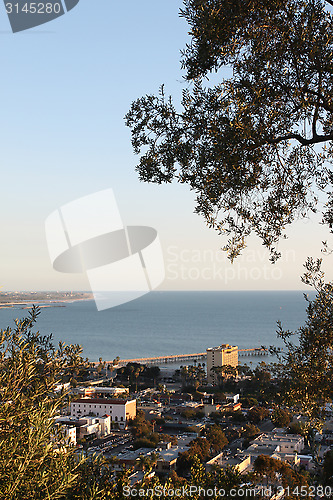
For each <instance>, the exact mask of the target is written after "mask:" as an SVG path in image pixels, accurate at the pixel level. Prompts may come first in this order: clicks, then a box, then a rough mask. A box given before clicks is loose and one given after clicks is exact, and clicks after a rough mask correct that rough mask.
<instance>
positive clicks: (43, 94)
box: [0, 0, 333, 291]
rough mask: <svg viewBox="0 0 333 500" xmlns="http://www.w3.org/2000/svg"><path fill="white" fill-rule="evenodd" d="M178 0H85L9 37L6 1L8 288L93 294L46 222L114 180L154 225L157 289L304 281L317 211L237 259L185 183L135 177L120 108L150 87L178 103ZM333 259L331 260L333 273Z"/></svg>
mask: <svg viewBox="0 0 333 500" xmlns="http://www.w3.org/2000/svg"><path fill="white" fill-rule="evenodd" d="M180 8H181V2H180V1H178V0H168V1H167V2H160V1H156V0H154V1H153V0H142V1H141V2H138V1H137V0H135V1H134V0H128V1H127V2H114V1H112V0H98V1H96V0H80V2H79V4H78V5H77V6H76V7H75V8H74V9H73V10H71V11H70V12H68V13H67V14H66V15H64V16H62V17H60V18H58V19H56V20H54V21H52V22H49V23H47V24H45V25H42V26H39V27H37V28H34V29H30V30H27V31H23V32H20V33H15V34H13V33H12V32H11V29H10V25H9V21H8V18H7V15H6V11H5V7H4V5H3V4H2V3H1V5H0V43H1V44H2V50H1V51H0V64H1V69H2V72H1V73H2V78H1V90H2V91H1V94H0V99H1V108H0V109H1V121H0V123H1V142H0V144H1V147H0V165H1V181H0V182H1V188H2V189H1V212H2V217H1V222H0V224H1V231H0V237H1V245H0V266H1V273H0V287H1V290H3V291H6V290H21V291H23V290H89V281H88V279H87V276H86V274H85V273H76V274H74V273H61V272H57V271H56V270H54V269H53V267H52V263H51V261H50V257H49V254H48V248H47V244H46V237H45V220H46V219H47V217H48V216H49V215H50V214H51V213H52V212H54V211H55V210H57V209H58V208H59V207H61V206H63V205H64V204H66V203H69V202H71V201H73V200H76V199H78V198H81V197H84V196H87V195H89V194H92V193H94V192H97V191H100V190H103V189H107V188H112V189H113V191H114V195H115V198H116V200H117V203H118V207H119V210H120V213H121V217H122V220H123V222H124V223H125V224H129V225H147V226H151V227H153V228H155V229H156V230H157V231H158V234H159V238H160V241H161V245H162V249H163V254H164V262H165V269H166V278H165V280H164V282H163V283H162V284H161V285H160V286H159V289H160V290H200V289H204V290H238V289H242V290H253V289H259V290H262V289H267V290H270V289H277V290H283V289H291V290H292V289H304V285H303V284H302V283H301V281H300V275H301V274H302V273H303V271H304V269H303V263H304V262H305V259H306V257H307V256H308V255H309V256H313V257H320V256H321V254H320V250H321V242H322V241H323V240H328V241H329V240H330V235H329V232H328V230H327V229H326V228H324V227H322V226H320V224H319V219H318V217H311V219H309V220H304V221H298V222H297V223H295V224H294V225H293V226H292V227H291V228H289V229H288V231H287V234H288V239H287V240H284V241H282V242H281V243H280V245H279V250H280V251H281V253H282V258H281V259H280V261H279V262H278V263H277V264H275V265H272V264H270V262H269V255H268V252H267V251H266V250H265V249H264V247H263V246H262V245H261V242H260V241H259V240H258V239H257V238H255V237H251V238H250V239H249V240H248V248H247V249H246V251H244V253H243V255H242V256H241V257H240V258H238V259H237V260H236V262H235V263H234V264H231V263H230V262H229V261H228V260H227V258H226V255H225V254H224V253H223V252H222V251H221V247H222V246H223V245H224V244H225V243H226V241H225V240H224V239H223V238H222V237H221V236H219V235H218V234H217V233H215V232H214V231H213V230H211V229H209V228H207V227H206V226H205V223H204V220H203V219H202V218H201V217H200V216H198V215H196V214H194V213H193V210H194V204H195V203H194V200H195V195H194V194H193V193H192V192H190V191H189V190H188V188H187V187H186V186H183V185H177V184H174V185H167V186H158V185H154V184H144V183H141V182H139V180H138V177H137V173H136V172H135V166H136V164H137V162H138V157H136V156H135V155H134V154H133V151H132V147H131V141H130V139H131V138H130V130H129V129H128V128H127V127H126V126H125V123H124V115H125V114H126V112H127V111H128V110H129V108H130V105H131V102H132V101H133V100H135V99H136V98H138V97H141V96H142V95H145V94H150V93H157V92H158V89H159V87H160V85H161V84H164V85H165V92H166V93H167V94H172V95H173V96H174V99H175V101H176V102H177V101H179V99H180V96H181V91H182V89H183V88H184V87H185V86H188V85H189V84H185V83H184V81H183V79H182V77H183V73H182V71H181V68H180V63H179V60H180V50H181V49H183V48H184V46H185V44H186V42H187V41H188V40H189V38H188V33H187V32H188V26H187V24H186V21H185V20H184V19H182V18H181V17H180V16H179V9H180ZM332 258H333V257H332V256H327V257H324V265H323V267H324V270H326V271H327V279H332V265H331V261H332Z"/></svg>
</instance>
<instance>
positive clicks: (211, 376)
mask: <svg viewBox="0 0 333 500" xmlns="http://www.w3.org/2000/svg"><path fill="white" fill-rule="evenodd" d="M206 352H207V381H208V383H210V384H215V383H216V382H217V376H216V373H214V371H212V368H214V367H216V366H224V365H229V366H234V367H237V366H238V346H232V345H230V344H222V345H220V346H218V347H210V348H208V349H207V350H206Z"/></svg>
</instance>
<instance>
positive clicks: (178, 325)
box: [0, 291, 306, 361]
mask: <svg viewBox="0 0 333 500" xmlns="http://www.w3.org/2000/svg"><path fill="white" fill-rule="evenodd" d="M305 309H306V302H305V300H304V298H303V293H302V292H300V291H232V292H207V291H204V292H198V291H196V292H152V293H150V294H148V295H145V296H144V297H141V298H140V299H138V300H135V301H133V302H130V303H128V304H124V305H122V306H118V307H115V308H113V309H108V310H106V311H102V312H98V311H97V310H96V306H95V303H94V302H93V301H84V302H83V301H82V302H76V303H70V304H66V305H65V307H50V308H45V309H42V313H41V315H40V317H39V319H38V323H37V326H38V329H39V330H40V331H41V333H43V334H48V333H52V334H53V338H54V343H58V342H59V341H64V342H66V343H76V344H80V345H82V347H83V354H84V356H86V357H88V358H89V359H90V360H91V361H97V360H98V358H99V357H102V358H103V360H112V359H114V358H115V357H116V356H120V358H140V357H145V356H160V355H164V354H182V353H194V352H203V351H205V350H206V348H207V347H212V346H217V345H220V344H222V343H229V344H233V345H238V346H239V348H249V347H260V346H261V345H266V346H268V345H278V346H281V345H282V343H281V341H279V342H278V341H277V337H276V322H277V320H281V321H282V323H283V326H284V328H285V329H290V330H294V329H297V328H298V327H299V326H301V325H302V324H304V320H305V317H306V313H305ZM26 312H27V311H26V310H23V309H21V308H19V307H15V308H8V309H1V310H0V326H1V328H5V327H7V326H8V325H10V326H12V325H13V318H17V317H18V318H21V317H24V315H25V314H26Z"/></svg>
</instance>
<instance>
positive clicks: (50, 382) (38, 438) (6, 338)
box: [0, 307, 84, 500]
mask: <svg viewBox="0 0 333 500" xmlns="http://www.w3.org/2000/svg"><path fill="white" fill-rule="evenodd" d="M38 314H39V310H38V308H35V307H33V308H32V310H31V311H30V312H29V315H28V317H26V318H24V319H22V320H16V321H15V327H14V328H10V327H8V328H7V329H5V330H1V331H0V498H4V499H6V500H16V499H17V500H22V499H25V500H28V499H32V500H38V499H45V498H47V499H58V498H63V496H66V495H67V493H68V492H69V491H70V490H71V488H72V487H73V486H74V485H75V483H76V482H77V479H78V476H79V470H80V459H79V458H77V457H75V455H74V450H73V448H71V447H70V446H69V443H68V442H67V440H66V438H65V436H64V434H63V433H62V432H61V429H58V428H57V426H56V425H55V417H57V416H58V415H59V412H60V408H61V407H62V406H63V405H64V402H65V398H66V394H65V393H64V392H61V391H60V392H56V391H55V388H56V385H57V384H59V383H61V382H63V381H64V380H66V379H67V378H68V377H69V376H71V373H72V371H73V370H74V369H76V368H78V367H80V366H82V365H83V364H84V361H83V359H82V357H81V348H80V347H79V346H76V345H73V346H65V345H64V344H62V343H60V344H59V346H58V348H55V347H54V346H53V344H52V342H51V340H52V339H51V336H42V335H41V334H40V333H39V332H35V331H34V328H35V323H36V320H37V317H38Z"/></svg>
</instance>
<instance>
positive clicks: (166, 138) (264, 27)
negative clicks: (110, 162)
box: [125, 0, 333, 260]
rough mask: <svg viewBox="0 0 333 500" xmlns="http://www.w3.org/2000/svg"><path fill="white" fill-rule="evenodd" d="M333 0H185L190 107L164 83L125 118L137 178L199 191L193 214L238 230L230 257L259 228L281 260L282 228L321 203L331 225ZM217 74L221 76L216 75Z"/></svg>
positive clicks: (231, 234) (228, 229)
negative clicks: (178, 100) (175, 99)
mask: <svg viewBox="0 0 333 500" xmlns="http://www.w3.org/2000/svg"><path fill="white" fill-rule="evenodd" d="M331 5H333V2H331V1H328V2H324V1H322V0H307V1H305V0H272V1H271V2H263V1H262V0H185V1H184V7H183V9H182V10H181V16H183V17H184V18H185V19H186V20H187V22H188V23H189V26H190V31H189V34H190V36H191V41H190V43H189V44H188V45H187V46H186V48H185V49H184V51H183V52H182V66H183V69H184V70H185V71H186V76H185V80H186V81H187V82H190V86H189V87H188V88H187V89H186V90H184V91H183V97H182V101H181V107H180V106H178V105H175V104H174V102H173V100H172V98H171V97H167V96H166V95H165V93H164V86H162V88H161V90H160V93H159V95H156V96H154V95H146V96H145V97H141V98H139V99H137V100H136V101H135V102H133V103H132V106H131V109H130V110H129V112H128V113H127V115H126V117H125V118H126V124H127V125H128V126H129V127H130V128H131V132H132V144H133V148H134V151H135V153H137V154H140V155H141V156H140V162H139V165H138V166H137V170H138V173H139V177H140V179H141V180H143V181H146V182H156V183H170V182H172V181H173V180H176V181H178V182H180V183H185V184H187V185H188V186H189V187H190V189H192V190H194V191H195V193H196V194H197V202H196V207H195V211H196V212H197V213H199V214H201V215H203V216H204V218H205V220H206V222H207V224H208V225H209V226H210V227H213V228H215V229H216V230H217V231H219V232H220V233H224V234H227V235H229V240H228V242H227V244H226V245H225V249H226V250H228V252H229V257H230V258H231V259H233V258H234V257H236V256H237V255H238V254H239V253H240V252H241V250H242V249H243V248H244V247H245V246H246V237H247V236H248V235H249V234H250V233H251V232H252V231H253V232H255V233H256V234H257V235H258V236H259V237H260V238H261V239H262V242H263V244H264V245H265V246H267V247H268V248H269V249H270V250H271V255H272V260H275V259H276V258H278V256H279V254H278V251H277V249H276V244H277V242H278V240H279V238H280V237H281V236H284V235H285V227H286V226H287V225H288V224H290V223H291V222H292V221H293V220H295V219H296V218H298V217H302V216H307V215H308V214H309V212H311V211H313V212H315V211H316V210H317V202H318V199H320V200H321V201H322V200H324V203H326V208H325V210H324V213H323V216H322V217H323V221H324V222H325V223H327V224H328V226H329V227H330V229H332V227H333V197H332V195H331V194H330V186H331V184H332V181H333V174H332V172H331V170H330V168H329V164H330V161H331V159H332V152H333V149H332V139H333V93H332V83H333V17H332V14H331V12H330V6H331ZM211 72H217V74H218V79H219V80H220V81H219V83H217V84H212V83H211V82H209V80H208V79H209V77H210V74H211ZM230 74H231V75H232V76H228V75H230ZM215 80H216V77H214V81H215Z"/></svg>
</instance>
